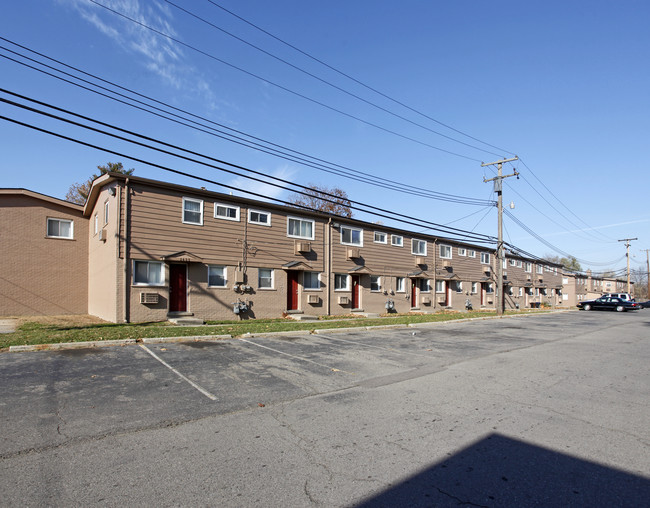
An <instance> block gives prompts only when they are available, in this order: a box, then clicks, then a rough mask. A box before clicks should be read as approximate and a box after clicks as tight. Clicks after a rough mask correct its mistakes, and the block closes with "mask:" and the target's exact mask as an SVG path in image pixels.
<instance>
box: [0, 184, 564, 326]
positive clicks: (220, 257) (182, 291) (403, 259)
mask: <svg viewBox="0 0 650 508" xmlns="http://www.w3.org/2000/svg"><path fill="white" fill-rule="evenodd" d="M52 199H54V198H52ZM55 201H56V202H60V200H55ZM61 203H65V202H61ZM62 206H64V207H65V206H67V207H68V208H70V209H71V210H75V213H76V214H77V215H76V216H75V239H76V240H79V241H78V243H79V244H83V245H84V246H83V248H82V249H80V250H79V252H78V253H77V255H78V256H80V257H84V258H85V262H84V263H79V267H80V269H79V271H78V274H77V277H78V279H80V280H84V281H86V283H85V289H84V291H81V292H79V293H78V297H79V299H80V300H84V299H85V302H87V303H86V305H85V306H84V305H81V306H80V307H79V308H78V309H77V310H75V311H74V313H84V312H88V313H89V314H93V315H96V316H99V317H101V318H103V319H106V320H108V321H113V322H122V321H127V322H129V321H131V322H139V321H158V320H164V319H167V318H169V317H172V316H179V315H185V314H192V315H194V316H196V317H198V318H200V319H204V320H207V319H232V318H234V317H236V316H239V317H240V318H243V319H248V318H257V317H278V316H281V315H292V314H297V315H299V314H309V315H316V316H318V315H343V314H349V313H352V312H366V313H383V312H387V311H388V312H409V311H419V312H435V311H438V310H440V309H457V310H462V309H465V308H466V305H467V304H468V303H469V304H471V305H472V307H473V308H475V309H477V308H488V309H489V308H494V307H495V305H496V301H495V295H496V277H495V262H496V259H495V253H494V251H493V250H491V249H488V248H482V247H477V246H474V245H470V244H466V243H462V242H458V241H452V240H448V239H444V238H439V237H434V236H431V235H424V234H414V233H413V232H409V231H406V230H402V229H397V228H392V227H387V226H383V225H379V224H372V223H368V222H363V221H359V220H354V219H348V218H343V217H338V216H332V215H328V214H324V213H320V212H315V211H311V210H306V209H300V208H294V207H287V206H282V205H276V204H272V203H266V202H261V201H258V200H252V199H247V198H241V197H235V196H232V195H227V194H222V193H217V192H211V191H208V190H205V189H197V188H193V187H186V186H181V185H175V184H169V183H165V182H160V181H155V180H148V179H144V178H140V177H133V176H126V175H121V174H114V173H108V174H106V175H103V176H101V177H99V178H98V179H96V180H95V181H94V182H93V186H92V189H91V192H90V195H89V197H88V200H87V202H86V204H85V206H84V208H83V213H81V211H80V209H79V207H78V206H76V205H70V204H64V205H62ZM9 208H11V207H9ZM77 223H79V225H78V226H77ZM43 227H45V226H43ZM84 236H85V240H86V241H82V240H83V237H84ZM507 262H508V263H511V262H512V263H513V265H509V264H508V265H507V267H506V268H507V269H506V270H504V273H505V276H504V280H505V283H504V291H503V293H502V294H503V297H504V303H505V305H506V307H507V308H523V307H530V306H535V305H539V304H541V302H547V303H549V302H550V303H551V304H553V305H554V304H556V303H557V302H556V298H557V296H559V294H560V293H559V291H560V288H561V278H560V276H559V275H558V270H557V268H558V267H557V266H553V265H542V264H537V263H535V262H534V261H532V260H527V259H524V258H511V259H508V260H507ZM44 263H47V260H44ZM68 268H70V269H71V268H72V266H71V265H68ZM535 271H537V273H535ZM0 312H2V313H3V314H4V315H7V313H6V312H5V311H4V309H0ZM48 312H50V311H48ZM11 313H13V314H16V313H20V312H17V311H13V312H11ZM23 313H24V311H23ZM50 313H52V312H50ZM60 313H63V312H60Z"/></svg>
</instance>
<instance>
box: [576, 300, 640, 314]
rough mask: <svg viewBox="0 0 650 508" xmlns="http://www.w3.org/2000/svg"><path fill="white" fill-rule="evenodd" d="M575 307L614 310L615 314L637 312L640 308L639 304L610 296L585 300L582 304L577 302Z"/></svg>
mask: <svg viewBox="0 0 650 508" xmlns="http://www.w3.org/2000/svg"><path fill="white" fill-rule="evenodd" d="M577 307H578V308H579V309H581V310H615V311H616V312H625V311H627V310H639V309H641V308H642V306H641V304H640V303H637V302H629V301H627V300H622V299H620V298H613V297H611V296H601V297H600V298H597V299H595V300H585V301H584V302H579V303H578V305H577Z"/></svg>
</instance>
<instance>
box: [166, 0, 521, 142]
mask: <svg viewBox="0 0 650 508" xmlns="http://www.w3.org/2000/svg"><path fill="white" fill-rule="evenodd" d="M166 1H167V0H166ZM207 1H208V2H209V3H211V4H212V5H214V6H215V7H217V8H219V9H221V10H223V11H225V12H227V13H228V14H230V15H231V16H234V17H235V18H237V19H239V20H240V21H243V22H244V23H246V24H247V25H249V26H252V27H253V28H255V29H256V30H259V31H260V32H262V33H264V34H266V35H268V36H269V37H271V38H273V39H275V40H276V41H278V42H280V43H282V44H284V45H285V46H288V47H289V48H291V49H293V50H295V51H297V52H298V53H300V54H302V55H304V56H306V57H307V58H309V59H311V60H313V61H315V62H318V63H319V64H321V65H323V66H325V67H327V68H328V69H330V70H332V71H334V72H336V73H337V74H339V75H341V76H344V77H345V78H347V79H349V80H351V81H353V82H355V83H357V84H358V85H361V86H362V87H364V88H366V89H368V90H370V91H372V92H374V93H376V94H377V95H380V96H381V97H383V98H385V99H388V100H389V101H391V102H393V103H395V104H398V105H399V106H402V107H403V108H406V109H408V110H410V111H412V112H413V113H416V114H418V115H420V116H422V117H423V118H426V119H428V120H431V121H432V122H435V123H437V124H438V125H441V126H443V127H445V128H447V129H449V130H452V131H454V132H456V133H458V134H461V135H462V136H465V137H467V138H469V139H472V140H474V141H477V142H479V143H482V144H484V145H486V146H489V147H491V148H494V149H496V150H500V151H501V152H505V153H508V154H514V152H511V151H510V150H505V149H503V148H499V147H498V146H495V145H492V144H490V143H487V142H485V141H482V140H480V139H478V138H475V137H474V136H470V135H469V134H467V133H465V132H463V131H460V130H458V129H456V128H454V127H452V126H450V125H447V124H445V123H442V122H441V121H440V120H437V119H435V118H433V117H431V116H429V115H427V114H425V113H422V112H421V111H419V110H417V109H415V108H413V107H411V106H409V105H407V104H405V103H403V102H401V101H399V100H397V99H395V98H393V97H390V96H389V95H386V94H385V93H383V92H380V91H379V90H377V89H376V88H373V87H371V86H370V85H368V84H366V83H364V82H362V81H360V80H358V79H356V78H354V77H353V76H351V75H349V74H346V73H345V72H343V71H341V70H339V69H337V68H335V67H333V66H331V65H329V64H328V63H326V62H324V61H323V60H321V59H319V58H316V57H315V56H313V55H311V54H309V53H307V52H306V51H303V50H302V49H300V48H298V47H296V46H294V45H293V44H290V43H289V42H287V41H285V40H283V39H281V38H280V37H278V36H276V35H274V34H272V33H270V32H268V31H267V30H264V29H263V28H261V27H259V26H258V25H256V24H254V23H252V22H250V21H248V20H247V19H244V18H243V17H241V16H239V15H238V14H235V13H234V12H232V11H230V10H228V9H226V8H225V7H223V6H222V5H219V4H218V3H216V2H214V1H213V0H207ZM492 155H497V154H492Z"/></svg>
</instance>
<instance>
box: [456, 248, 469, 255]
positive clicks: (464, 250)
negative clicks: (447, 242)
mask: <svg viewBox="0 0 650 508" xmlns="http://www.w3.org/2000/svg"><path fill="white" fill-rule="evenodd" d="M458 255H459V256H467V249H466V248H465V247H458Z"/></svg>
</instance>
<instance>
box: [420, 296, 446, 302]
mask: <svg viewBox="0 0 650 508" xmlns="http://www.w3.org/2000/svg"><path fill="white" fill-rule="evenodd" d="M422 301H424V299H423V300H422ZM438 303H445V295H439V296H438Z"/></svg>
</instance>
